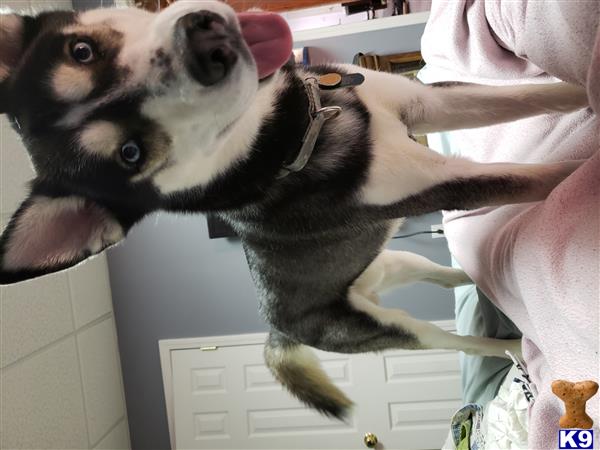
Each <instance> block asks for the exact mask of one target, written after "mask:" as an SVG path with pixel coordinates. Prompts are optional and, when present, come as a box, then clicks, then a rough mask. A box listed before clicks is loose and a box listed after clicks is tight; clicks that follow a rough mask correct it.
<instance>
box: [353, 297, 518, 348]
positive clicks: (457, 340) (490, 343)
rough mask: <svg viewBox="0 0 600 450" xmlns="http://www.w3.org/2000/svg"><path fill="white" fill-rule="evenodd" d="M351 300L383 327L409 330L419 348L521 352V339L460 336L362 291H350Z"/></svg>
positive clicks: (357, 307)
mask: <svg viewBox="0 0 600 450" xmlns="http://www.w3.org/2000/svg"><path fill="white" fill-rule="evenodd" d="M348 300H349V301H350V304H351V305H352V306H353V307H354V308H355V309H356V310H358V311H361V312H363V313H365V314H367V315H368V316H369V317H371V318H373V319H374V320H375V321H376V322H377V323H379V324H380V325H381V326H383V327H391V328H398V329H400V330H402V331H403V332H405V333H406V332H409V333H411V334H412V335H414V336H416V338H417V340H418V341H419V345H418V347H417V348H421V349H444V350H459V351H462V352H465V353H468V354H471V355H480V356H496V357H500V358H506V357H507V356H506V354H505V351H506V350H509V351H511V352H512V353H516V354H520V352H521V340H520V339H493V338H486V337H480V336H459V335H456V334H452V333H449V332H447V331H445V330H442V329H441V328H440V327H438V326H436V325H434V324H432V323H430V322H427V321H423V320H418V319H415V318H414V317H411V316H409V315H408V314H407V313H406V312H404V311H402V310H400V309H391V308H383V307H381V306H379V305H376V304H374V303H372V302H370V301H368V300H367V299H365V298H364V297H363V296H362V295H360V293H358V292H352V290H351V292H350V294H349V296H348Z"/></svg>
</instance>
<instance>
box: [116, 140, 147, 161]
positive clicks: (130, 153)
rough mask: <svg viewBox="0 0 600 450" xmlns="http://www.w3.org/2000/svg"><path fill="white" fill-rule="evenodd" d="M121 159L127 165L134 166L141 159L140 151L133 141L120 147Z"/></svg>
mask: <svg viewBox="0 0 600 450" xmlns="http://www.w3.org/2000/svg"><path fill="white" fill-rule="evenodd" d="M121 159H122V160H123V162H125V163H126V164H127V165H130V166H132V165H135V164H137V163H139V162H140V160H141V159H142V150H141V149H140V147H139V145H137V144H136V143H135V141H127V142H126V143H125V144H124V145H123V147H121Z"/></svg>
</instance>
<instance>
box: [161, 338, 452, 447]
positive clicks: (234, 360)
mask: <svg viewBox="0 0 600 450" xmlns="http://www.w3.org/2000/svg"><path fill="white" fill-rule="evenodd" d="M262 353H263V346H262V344H251V345H228V346H222V347H221V346H220V347H218V348H217V349H216V350H213V351H203V350H201V349H200V348H188V349H181V350H177V349H175V350H173V349H171V351H170V360H171V376H170V378H171V380H172V386H171V392H172V403H173V404H172V405H171V407H172V415H173V420H172V430H171V432H172V433H173V434H174V443H175V447H176V448H177V449H240V450H241V449H364V448H366V447H365V444H364V442H363V437H364V435H365V433H367V432H370V433H373V434H375V435H376V436H377V438H378V439H379V444H378V446H377V448H378V449H387V450H390V449H434V448H438V449H439V448H440V446H441V445H442V443H443V442H444V440H445V437H446V435H447V434H448V430H449V425H450V418H451V416H452V414H453V412H454V411H455V410H456V409H458V408H459V407H460V406H461V400H460V371H459V364H458V354H457V353H455V352H447V351H388V352H384V353H381V354H362V355H345V354H336V353H326V352H317V354H318V356H319V358H320V359H321V361H322V365H323V368H324V369H325V370H326V372H327V373H328V375H329V376H330V377H331V378H332V379H333V380H334V382H335V383H336V384H337V385H338V386H339V387H340V388H341V389H343V390H344V391H345V392H346V393H347V395H348V396H349V397H350V398H351V399H352V400H353V401H355V403H356V406H355V409H354V412H353V415H352V416H351V417H350V418H349V419H348V420H347V421H346V422H340V421H338V420H335V419H328V418H326V417H324V416H321V415H320V414H318V413H316V412H314V411H312V410H310V409H307V408H306V407H304V406H303V405H302V404H301V403H300V402H298V401H297V400H295V399H294V398H292V397H291V396H290V395H289V394H288V393H287V392H286V391H284V390H283V389H282V388H281V386H280V385H279V384H278V383H277V382H276V381H275V380H274V379H273V377H272V376H271V374H270V372H269V370H268V369H267V368H266V366H265V365H264V362H263V355H262ZM167 390H168V389H167Z"/></svg>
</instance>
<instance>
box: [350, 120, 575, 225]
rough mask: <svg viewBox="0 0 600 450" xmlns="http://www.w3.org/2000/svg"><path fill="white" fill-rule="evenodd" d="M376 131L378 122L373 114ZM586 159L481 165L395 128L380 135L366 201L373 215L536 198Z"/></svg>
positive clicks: (401, 214) (394, 215) (410, 213)
mask: <svg viewBox="0 0 600 450" xmlns="http://www.w3.org/2000/svg"><path fill="white" fill-rule="evenodd" d="M373 121H374V122H375V123H374V127H375V129H376V130H377V127H378V124H377V122H378V121H381V118H374V119H373ZM581 164H582V161H564V162H557V163H547V164H517V163H491V164H482V163H476V162H473V161H469V160H467V159H464V158H447V157H444V156H442V155H439V154H437V153H436V152H434V151H433V150H430V149H428V148H427V147H424V146H422V145H420V144H418V143H417V142H414V141H413V140H411V139H410V138H408V136H406V135H405V134H403V133H401V132H400V131H397V132H395V133H390V132H388V133H385V134H381V135H376V138H375V139H374V157H373V159H372V163H371V166H370V171H369V175H368V179H367V181H366V183H365V184H364V185H363V188H362V192H361V194H362V201H363V203H364V204H365V206H367V209H368V206H372V207H373V208H372V211H373V213H374V214H375V216H374V218H385V219H391V218H397V217H407V216H415V215H421V214H426V213H429V212H433V211H439V210H454V209H475V208H480V207H483V206H496V205H504V204H513V203H525V202H534V201H539V200H543V199H545V198H546V197H547V196H548V194H549V193H550V192H551V191H552V190H553V189H554V188H555V187H556V186H557V185H558V184H559V183H561V182H562V181H563V180H564V179H565V178H566V177H568V176H569V175H570V174H571V173H572V172H573V171H574V170H575V169H577V168H578V167H579V166H580V165H581Z"/></svg>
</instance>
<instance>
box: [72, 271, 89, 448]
mask: <svg viewBox="0 0 600 450" xmlns="http://www.w3.org/2000/svg"><path fill="white" fill-rule="evenodd" d="M67 283H68V285H69V301H70V303H71V320H72V322H73V330H74V331H73V333H74V334H75V338H74V339H75V352H76V353H77V367H78V369H79V389H80V391H81V401H82V402H83V413H84V415H85V420H84V423H85V437H86V440H87V443H88V448H92V446H91V440H90V425H89V420H90V416H89V413H88V405H87V400H86V395H85V389H84V387H83V384H84V380H83V367H82V364H81V349H80V348H79V339H78V336H77V332H78V331H79V330H78V329H77V324H76V323H75V306H74V305H73V281H72V277H71V273H69V272H67Z"/></svg>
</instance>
